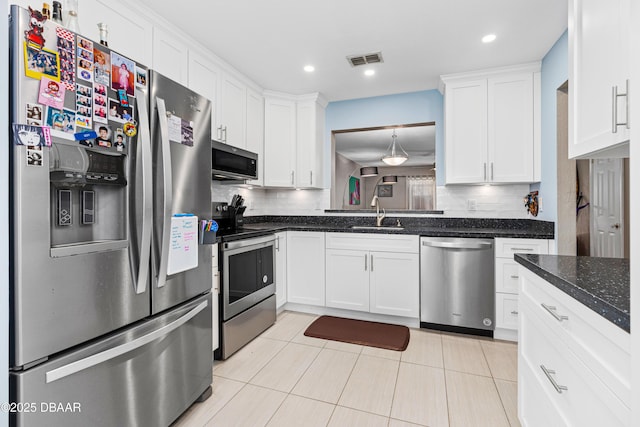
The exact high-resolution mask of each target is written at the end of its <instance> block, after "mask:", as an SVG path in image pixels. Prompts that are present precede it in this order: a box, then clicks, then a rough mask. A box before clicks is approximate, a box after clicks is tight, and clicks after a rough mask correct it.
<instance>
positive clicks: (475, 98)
mask: <svg viewBox="0 0 640 427" xmlns="http://www.w3.org/2000/svg"><path fill="white" fill-rule="evenodd" d="M445 90H446V92H445V165H446V169H445V175H446V183H447V184H470V183H479V182H484V181H485V180H486V178H487V167H488V165H487V80H486V79H482V80H473V81H467V82H456V83H449V84H447V86H446V89H445Z"/></svg>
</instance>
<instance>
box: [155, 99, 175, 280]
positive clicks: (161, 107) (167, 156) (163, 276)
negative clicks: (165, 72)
mask: <svg viewBox="0 0 640 427" xmlns="http://www.w3.org/2000/svg"><path fill="white" fill-rule="evenodd" d="M156 104H157V106H158V119H159V120H158V123H159V124H160V151H161V156H160V157H161V159H162V178H163V187H164V188H163V192H164V194H163V200H164V202H163V205H162V237H161V241H162V244H161V246H160V266H159V268H158V277H157V280H158V287H159V288H161V287H163V286H164V285H165V283H166V281H167V259H168V258H169V243H170V232H171V210H172V207H173V179H172V171H171V151H170V150H171V147H170V145H169V144H170V142H169V122H168V120H167V107H166V106H165V103H164V99H162V98H157V97H156Z"/></svg>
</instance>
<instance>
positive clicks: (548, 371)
mask: <svg viewBox="0 0 640 427" xmlns="http://www.w3.org/2000/svg"><path fill="white" fill-rule="evenodd" d="M540 369H542V372H544V374H545V375H546V376H547V379H548V380H549V382H550V383H551V385H552V386H553V388H555V389H556V391H557V392H558V393H560V394H562V391H563V390H564V391H567V390H568V388H567V387H566V386H564V385H559V384H558V383H557V382H556V380H555V379H554V378H553V377H552V376H551V375H555V374H556V371H552V370H551V369H547V368H545V367H544V365H540Z"/></svg>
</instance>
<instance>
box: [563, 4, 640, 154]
mask: <svg viewBox="0 0 640 427" xmlns="http://www.w3.org/2000/svg"><path fill="white" fill-rule="evenodd" d="M630 10H631V8H630V1H629V0H610V1H606V2H605V1H600V0H570V1H569V82H570V83H571V85H570V88H569V157H571V158H573V157H578V156H587V157H588V155H589V154H590V153H593V152H595V151H598V150H602V149H605V148H608V147H613V146H616V145H618V144H621V143H624V142H626V141H628V140H629V130H628V129H627V128H626V126H617V127H616V129H615V130H616V131H615V132H614V126H613V121H614V120H617V121H618V122H625V121H626V117H627V102H626V101H628V98H626V97H623V98H619V99H618V102H615V101H614V100H613V96H612V91H613V88H614V87H617V90H618V92H619V93H624V92H625V91H626V88H625V86H626V80H627V79H628V78H629V76H630V57H631V55H630V44H629V29H630V25H629V15H630ZM614 107H617V118H614ZM626 153H627V155H628V148H627V151H626ZM610 157H613V156H610Z"/></svg>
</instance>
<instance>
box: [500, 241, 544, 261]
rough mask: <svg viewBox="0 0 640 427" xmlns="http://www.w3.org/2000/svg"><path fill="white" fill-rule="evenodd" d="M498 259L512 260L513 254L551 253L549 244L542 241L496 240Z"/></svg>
mask: <svg viewBox="0 0 640 427" xmlns="http://www.w3.org/2000/svg"><path fill="white" fill-rule="evenodd" d="M495 245H496V258H511V259H513V254H519V253H522V254H541V255H546V254H548V253H549V242H548V241H547V240H542V239H495Z"/></svg>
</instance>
